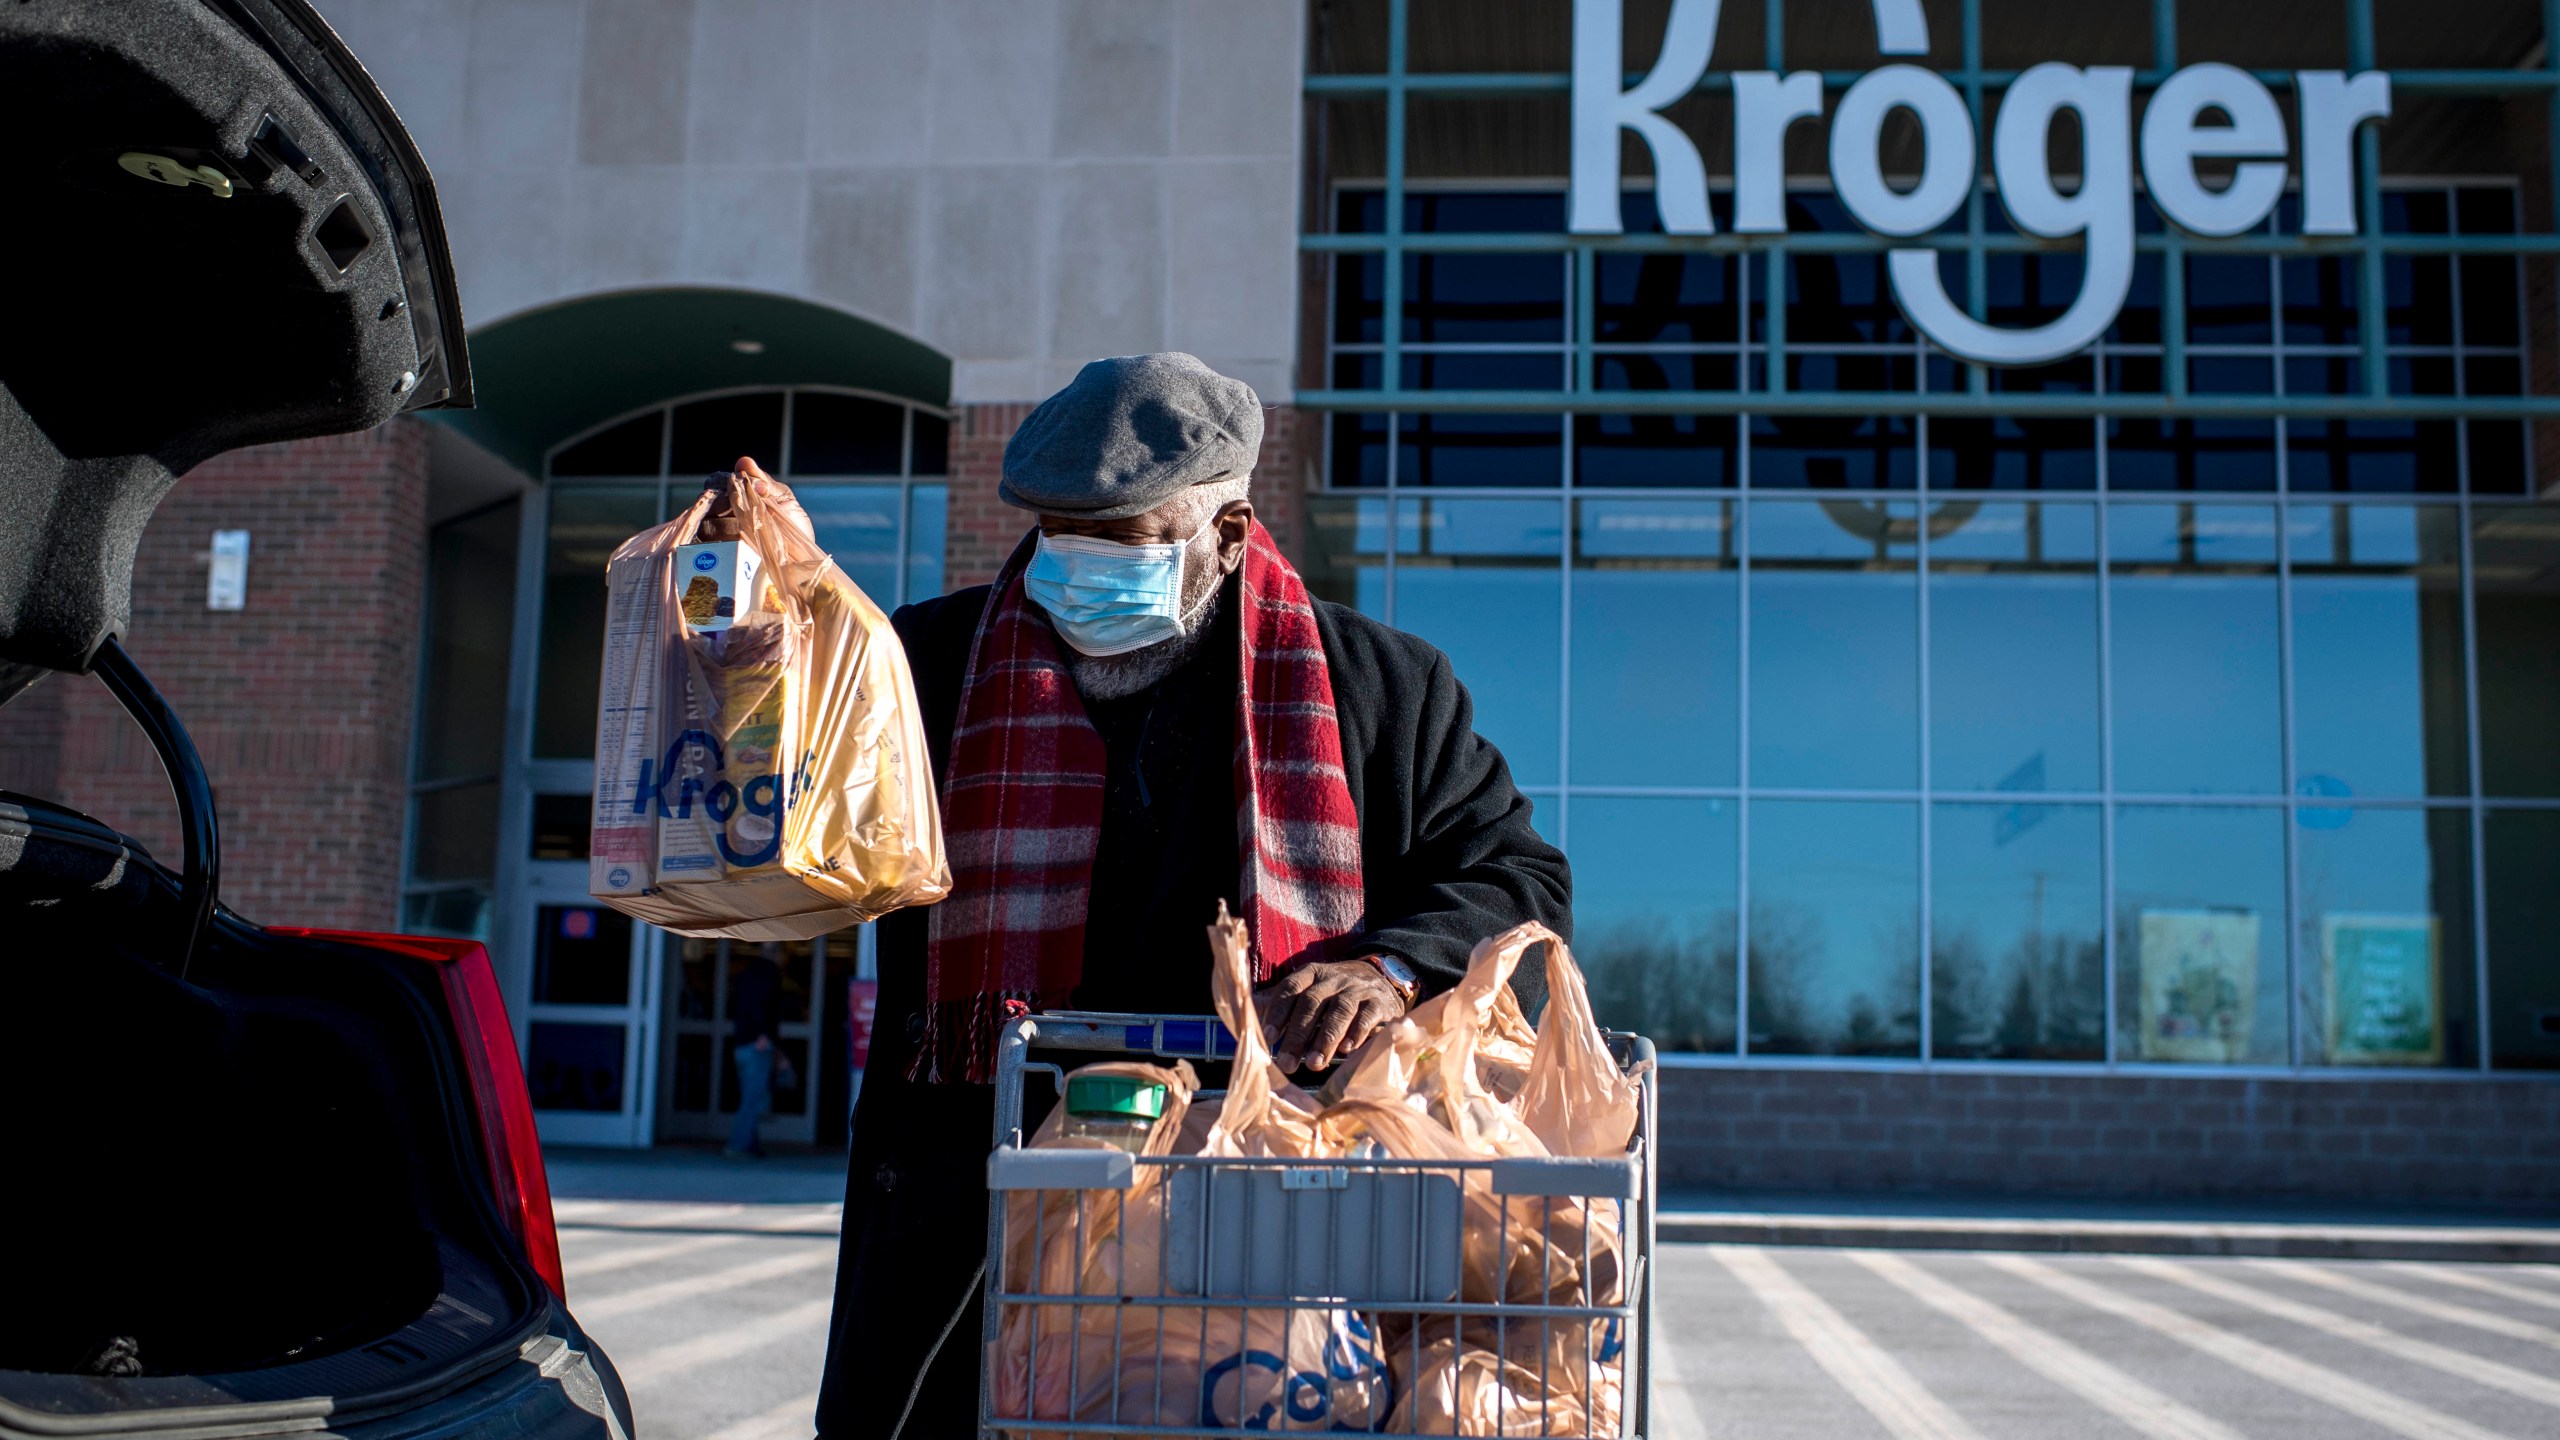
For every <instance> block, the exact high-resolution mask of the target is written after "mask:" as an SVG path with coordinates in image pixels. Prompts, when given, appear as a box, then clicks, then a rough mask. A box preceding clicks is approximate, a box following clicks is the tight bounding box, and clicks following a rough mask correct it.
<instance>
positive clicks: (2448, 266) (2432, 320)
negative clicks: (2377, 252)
mask: <svg viewBox="0 0 2560 1440" xmlns="http://www.w3.org/2000/svg"><path fill="white" fill-rule="evenodd" d="M2382 303H2383V316H2384V325H2383V338H2384V339H2385V340H2386V341H2388V342H2389V343H2391V344H2393V345H2450V344H2452V343H2453V315H2454V305H2453V261H2452V259H2451V258H2449V257H2447V256H2443V255H2386V256H2384V257H2383V260H2382Z"/></svg>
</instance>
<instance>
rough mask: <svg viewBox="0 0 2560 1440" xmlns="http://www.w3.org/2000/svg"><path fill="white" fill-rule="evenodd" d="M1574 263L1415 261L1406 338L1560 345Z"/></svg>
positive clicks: (1444, 257)
mask: <svg viewBox="0 0 2560 1440" xmlns="http://www.w3.org/2000/svg"><path fill="white" fill-rule="evenodd" d="M1567 263H1568V262H1567V261H1566V259H1565V257H1564V256H1562V255H1468V254H1456V255H1450V254H1421V255H1407V256H1406V257H1405V260H1404V338H1405V339H1407V340H1415V341H1433V342H1438V343H1443V344H1449V343H1461V342H1463V343H1467V344H1503V343H1511V342H1518V341H1536V340H1544V341H1550V342H1560V341H1562V340H1563V339H1564V338H1565V333H1564V286H1565V266H1566V264H1567Z"/></svg>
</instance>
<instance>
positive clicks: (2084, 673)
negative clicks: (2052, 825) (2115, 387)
mask: <svg viewBox="0 0 2560 1440" xmlns="http://www.w3.org/2000/svg"><path fill="white" fill-rule="evenodd" d="M1937 514H1938V518H1937V519H1935V520H1933V522H1932V525H1931V530H1932V533H1931V536H1930V552H1929V647H1930V648H1929V664H1930V691H1929V693H1930V701H1929V712H1930V713H1929V725H1930V731H1929V733H1930V737H1931V748H1930V766H1931V769H1932V770H1933V771H1934V772H1935V775H1934V779H1935V783H1936V784H1937V785H1938V786H1939V787H1940V788H1942V789H1949V790H2018V791H2038V790H2095V789H2097V788H2098V787H2099V767H2098V577H2097V569H2098V567H2097V522H2096V517H2095V516H2094V515H2093V514H2092V513H2091V507H2090V506H2087V505H2068V504H2042V505H2010V504H2000V505H1984V506H1981V507H1979V508H1978V509H1976V508H1974V507H1973V506H1972V505H1971V504H1970V503H1969V502H1960V503H1957V504H1950V505H1946V506H1944V507H1941V509H1940V510H1939V511H1938V512H1937Z"/></svg>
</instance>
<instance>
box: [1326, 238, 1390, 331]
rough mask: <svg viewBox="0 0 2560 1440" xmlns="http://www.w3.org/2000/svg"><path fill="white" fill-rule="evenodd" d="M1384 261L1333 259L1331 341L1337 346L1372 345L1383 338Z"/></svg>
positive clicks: (1366, 257) (1363, 257) (1371, 257)
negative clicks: (1332, 339)
mask: <svg viewBox="0 0 2560 1440" xmlns="http://www.w3.org/2000/svg"><path fill="white" fill-rule="evenodd" d="M1386 274H1387V262H1386V257H1384V256H1382V255H1336V256H1334V257H1333V338H1334V340H1335V341H1336V342H1337V343H1341V344H1356V343H1361V342H1367V343H1370V344H1375V343H1376V342H1378V341H1380V340H1382V339H1385V338H1386V330H1385V322H1384V320H1383V319H1381V317H1382V316H1384V315H1385V314H1386Z"/></svg>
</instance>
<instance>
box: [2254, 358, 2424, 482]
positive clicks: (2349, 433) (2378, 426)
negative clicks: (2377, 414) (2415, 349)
mask: <svg viewBox="0 0 2560 1440" xmlns="http://www.w3.org/2000/svg"><path fill="white" fill-rule="evenodd" d="M2363 369H2364V367H2363V365H2362V364H2361V363H2360V362H2358V361H2356V360H2354V359H2350V358H2347V357H2343V356H2331V357H2326V358H2318V359H2311V358H2300V357H2297V358H2293V359H2288V360H2287V361H2285V366H2284V374H2285V389H2286V391H2287V392H2288V393H2290V394H2295V395H2352V394H2356V393H2358V391H2359V390H2360V389H2361V388H2362V382H2363ZM2391 369H2392V372H2393V373H2392V377H2391V388H2392V389H2393V390H2394V391H2396V392H2399V393H2403V394H2409V393H2420V394H2451V393H2452V391H2453V362H2452V361H2451V360H2449V359H2439V358H2434V357H2420V358H2418V359H2416V360H2414V361H2413V360H2410V359H2406V358H2402V359H2395V360H2393V361H2392V362H2391ZM2459 428H2460V424H2459V422H2458V421H2453V420H2288V421H2286V422H2285V465H2286V472H2285V478H2286V481H2287V483H2288V484H2289V485H2290V486H2291V488H2293V489H2294V490H2297V491H2324V490H2325V491H2338V492H2355V493H2362V494H2385V495H2409V494H2444V495H2450V494H2452V493H2453V492H2454V491H2455V490H2456V489H2458V488H2459V487H2460V482H2461V477H2462V455H2461V450H2460V441H2459V439H2458V432H2459Z"/></svg>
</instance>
